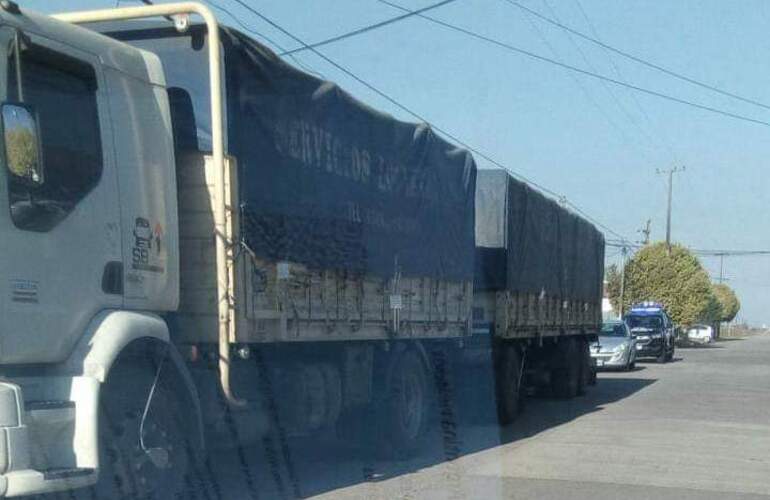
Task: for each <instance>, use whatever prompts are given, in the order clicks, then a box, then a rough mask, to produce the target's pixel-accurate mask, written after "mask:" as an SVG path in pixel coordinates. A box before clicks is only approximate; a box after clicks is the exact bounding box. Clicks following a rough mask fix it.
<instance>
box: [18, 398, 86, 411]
mask: <svg viewBox="0 0 770 500" xmlns="http://www.w3.org/2000/svg"><path fill="white" fill-rule="evenodd" d="M74 407H75V402H74V401H60V400H41V401H25V403H24V409H25V410H27V411H41V410H61V409H64V408H74Z"/></svg>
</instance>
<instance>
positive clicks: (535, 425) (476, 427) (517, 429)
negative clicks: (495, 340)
mask: <svg viewBox="0 0 770 500" xmlns="http://www.w3.org/2000/svg"><path fill="white" fill-rule="evenodd" d="M637 369H638V370H639V369H641V368H637ZM653 382H655V380H652V379H644V378H636V377H634V378H631V377H628V378H626V377H613V378H602V377H600V378H599V380H598V384H597V386H594V387H589V389H588V392H587V394H585V395H583V396H579V397H577V398H574V399H570V400H561V399H554V398H549V397H530V398H527V401H526V408H525V409H524V411H523V412H522V414H521V415H520V416H519V418H518V419H517V420H516V421H515V422H514V423H513V424H512V425H509V426H499V425H498V424H497V416H496V415H497V411H496V407H495V403H494V397H493V395H494V387H493V382H492V377H491V370H489V371H488V372H485V373H475V374H473V375H472V376H471V377H470V378H465V379H464V380H462V381H460V383H458V384H452V385H451V386H448V387H449V388H448V389H447V390H449V391H452V394H444V395H443V396H444V397H443V398H441V397H439V398H438V399H439V400H440V401H441V400H443V401H444V403H445V405H444V407H443V408H441V407H440V408H438V409H437V419H436V422H435V425H434V426H433V428H432V429H431V430H430V431H429V432H428V433H427V436H426V439H425V441H424V444H423V445H422V446H421V447H420V449H419V451H418V453H417V454H416V455H415V456H412V457H410V458H397V457H393V456H391V457H386V456H383V454H382V453H381V451H382V450H380V449H372V448H369V449H366V448H365V447H362V446H355V445H353V446H351V443H348V444H347V445H346V444H340V443H339V442H335V441H334V440H332V439H329V438H328V437H326V438H317V439H297V440H290V441H288V442H287V444H286V449H285V450H284V453H283V454H282V455H283V456H282V457H278V458H279V459H280V460H279V461H284V460H283V459H286V458H288V457H289V456H291V458H290V463H288V465H289V467H287V463H286V462H284V463H283V465H282V466H279V467H277V466H276V464H275V463H274V461H275V459H276V457H273V458H272V460H268V461H267V462H266V463H265V465H259V464H258V463H257V462H254V463H253V464H252V465H251V467H249V468H257V469H259V470H256V471H252V472H253V474H252V476H253V477H252V478H251V481H253V482H255V483H256V484H258V485H259V486H260V487H259V488H258V490H259V493H260V494H259V498H261V499H263V498H286V493H289V492H293V494H290V495H288V496H289V497H297V496H299V497H307V496H313V495H318V494H321V493H324V492H329V491H333V490H337V489H340V488H345V487H348V486H353V485H356V484H360V483H367V482H374V481H382V480H387V479H391V478H396V477H400V476H405V475H408V474H410V473H412V472H415V471H418V470H421V469H425V468H428V467H431V466H433V465H437V464H440V463H444V462H454V461H455V460H456V459H458V458H460V457H463V456H466V455H469V454H472V453H476V452H480V451H483V450H490V449H494V448H496V447H498V446H501V445H505V444H509V443H514V442H516V441H520V440H524V439H526V438H529V437H532V436H534V435H537V434H539V433H541V432H544V431H547V430H549V429H553V428H555V427H557V426H559V425H562V424H565V423H567V422H570V421H572V420H574V419H576V418H578V417H580V416H582V415H587V414H590V413H593V412H597V411H602V410H603V408H604V406H606V405H607V404H610V403H613V402H615V401H618V400H620V399H623V398H626V397H628V396H630V395H632V394H634V393H636V392H638V391H640V390H642V389H644V388H645V387H647V386H649V385H650V384H652V383H653ZM468 386H470V387H471V388H472V390H470V391H467V390H463V387H468ZM373 418H374V420H373V421H371V422H370V423H369V425H370V428H371V432H373V433H374V432H375V429H376V427H377V426H381V425H383V423H382V418H384V416H381V415H380V416H374V417H373ZM254 452H255V454H257V455H263V453H261V452H260V450H254ZM263 458H264V457H263ZM271 462H272V463H271ZM266 470H272V474H263V471H266ZM280 471H283V472H280ZM231 473H232V471H231ZM276 474H277V475H276ZM406 477H408V476H406ZM282 483H286V484H282ZM273 489H275V490H276V491H275V494H274V495H273V494H271V493H270V490H273ZM232 498H235V497H232ZM238 498H240V497H238ZM244 498H248V497H247V496H245V497H244Z"/></svg>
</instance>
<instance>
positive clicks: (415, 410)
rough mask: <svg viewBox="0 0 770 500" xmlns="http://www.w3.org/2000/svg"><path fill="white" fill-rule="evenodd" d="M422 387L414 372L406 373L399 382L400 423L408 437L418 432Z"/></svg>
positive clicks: (414, 435) (421, 412) (420, 422)
mask: <svg viewBox="0 0 770 500" xmlns="http://www.w3.org/2000/svg"><path fill="white" fill-rule="evenodd" d="M422 402H423V389H422V384H420V380H419V378H418V377H417V375H415V374H407V375H405V376H404V378H403V382H402V384H401V407H402V408H403V413H402V418H401V423H402V425H403V428H404V430H405V431H406V434H407V435H408V436H409V437H410V438H414V437H416V436H417V435H418V434H419V432H420V427H421V425H422V418H423V407H422V406H423V404H422Z"/></svg>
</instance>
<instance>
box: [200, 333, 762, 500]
mask: <svg viewBox="0 0 770 500" xmlns="http://www.w3.org/2000/svg"><path fill="white" fill-rule="evenodd" d="M479 399H482V400H483V398H479ZM467 406H468V405H466V408H465V409H466V410H467V409H468V408H467ZM487 411H491V408H485V407H483V405H481V404H478V405H476V406H475V407H474V408H472V411H470V412H468V411H465V412H464V413H462V414H460V415H457V422H458V424H457V426H456V427H452V428H444V431H445V432H443V433H437V434H436V435H435V436H433V439H431V441H430V442H429V443H426V447H425V449H424V450H423V452H422V453H421V454H420V456H419V457H417V458H415V459H412V460H409V461H403V462H399V461H393V460H391V461H387V460H375V459H372V458H367V457H365V456H363V455H362V454H360V453H358V454H357V453H355V451H353V450H345V449H339V448H336V447H333V446H331V445H329V444H328V443H324V441H323V440H321V441H319V442H317V443H314V444H312V443H311V444H308V443H307V442H303V443H300V442H290V443H288V446H287V448H286V449H287V450H288V455H290V460H291V463H292V468H291V469H287V468H286V467H284V466H282V465H281V464H280V463H279V462H282V461H281V459H280V458H276V456H275V454H273V457H272V459H271V460H267V461H265V453H254V454H252V453H250V452H246V453H244V454H243V457H242V458H245V459H246V461H245V462H243V460H241V459H238V463H240V464H241V466H240V467H238V466H236V458H235V457H232V456H230V457H221V459H218V460H216V461H215V462H216V463H215V465H214V468H215V469H216V470H214V471H212V472H214V473H215V475H216V476H217V483H218V488H219V489H220V495H221V496H222V497H224V498H228V499H236V498H238V499H240V498H243V499H251V498H269V497H282V496H283V497H289V498H291V497H293V496H295V495H297V494H299V496H302V497H308V496H314V495H317V497H318V498H328V499H332V498H334V499H339V498H343V499H344V498H349V499H354V498H355V499H358V498H382V499H396V498H404V499H407V498H409V499H411V498H420V499H423V498H425V499H434V498H435V499H450V498H452V499H453V498H489V499H508V498H511V499H514V498H515V499H530V498H531V499H538V500H547V499H563V498H574V499H589V498H590V499H592V500H595V499H615V498H620V497H621V496H622V497H623V498H626V499H631V500H633V499H643V498H654V499H656V500H662V499H672V500H673V499H677V500H678V499H698V500H700V499H720V500H723V499H728V500H729V499H753V498H765V499H770V337H757V338H752V339H748V340H735V341H726V342H720V343H719V344H717V345H716V346H715V347H712V348H693V349H681V350H678V351H677V359H676V361H675V362H673V363H670V364H666V365H657V364H655V363H652V362H651V363H640V364H639V366H638V367H637V369H636V371H634V372H631V373H602V374H600V376H599V384H598V385H597V387H595V388H593V389H592V390H591V391H590V392H589V394H588V395H587V396H584V397H582V398H578V399H576V400H573V401H553V400H546V399H532V400H531V401H530V403H529V406H528V408H527V410H526V412H525V414H524V415H522V417H521V418H520V419H519V420H518V421H517V422H516V424H515V425H514V426H512V427H511V428H509V429H502V430H501V429H498V428H497V427H496V426H494V425H490V424H488V423H486V424H485V423H484V420H485V418H486V416H485V413H487ZM455 436H456V439H455ZM267 455H270V453H268V454H267ZM458 455H459V457H458ZM260 456H261V458H260ZM278 456H279V457H280V456H281V453H280V452H278ZM447 458H453V460H447ZM271 463H272V466H270V464H271ZM266 464H267V465H266ZM246 470H251V471H252V472H250V473H248V474H247V473H246V472H245V471H246ZM227 471H229V472H227ZM277 485H282V486H280V487H279V486H277Z"/></svg>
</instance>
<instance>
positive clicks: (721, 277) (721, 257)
mask: <svg viewBox="0 0 770 500" xmlns="http://www.w3.org/2000/svg"><path fill="white" fill-rule="evenodd" d="M724 260H725V254H723V253H720V254H719V283H720V284H721V283H722V281H724V274H723V273H724V268H725V266H724Z"/></svg>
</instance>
